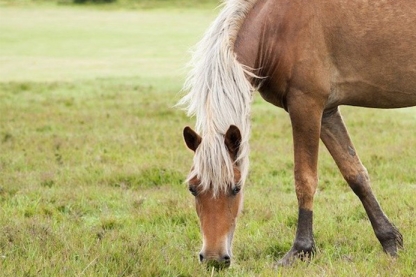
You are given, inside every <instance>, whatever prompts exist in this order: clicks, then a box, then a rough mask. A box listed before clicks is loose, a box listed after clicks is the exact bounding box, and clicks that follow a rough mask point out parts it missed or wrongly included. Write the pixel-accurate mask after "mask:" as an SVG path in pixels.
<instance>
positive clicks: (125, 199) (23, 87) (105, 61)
mask: <svg viewBox="0 0 416 277" xmlns="http://www.w3.org/2000/svg"><path fill="white" fill-rule="evenodd" d="M214 16H215V13H214V12H213V11H211V10H205V9H192V10H181V9H173V10H172V9H171V10H164V9H157V10H147V11H141V10H137V11H125V10H121V11H120V10H113V11H108V10H101V9H100V10H96V9H93V8H91V7H86V8H79V7H52V6H46V7H45V6H41V7H36V6H24V7H22V6H18V7H2V8H0V276H211V275H214V276H305V275H308V276H414V275H415V274H416V269H415V264H414V253H415V251H416V228H415V224H414V218H415V215H416V214H415V193H416V176H415V174H414V165H415V163H416V160H415V157H416V150H415V149H416V148H415V147H414V146H415V141H416V137H415V132H414V130H415V128H416V120H415V119H416V111H415V109H406V110H391V111H380V110H370V109H361V108H349V107H345V108H342V111H343V114H344V117H345V120H346V123H347V125H348V127H349V130H350V133H351V136H352V138H353V140H354V142H355V144H356V147H357V151H358V153H359V154H360V156H361V158H362V160H363V162H364V164H365V165H366V166H367V168H368V170H369V172H370V176H371V178H372V181H373V188H374V191H375V193H376V195H377V196H378V198H379V201H380V203H381V205H382V206H383V208H384V210H385V212H386V213H387V215H388V216H389V217H390V219H391V220H392V221H393V222H394V223H395V224H396V225H397V226H398V227H399V229H400V230H401V231H402V233H403V236H404V243H405V249H404V250H403V251H402V252H400V258H399V259H397V260H392V259H390V258H389V257H387V256H386V255H385V254H384V253H383V252H382V249H381V246H380V245H379V243H378V241H377V239H376V238H375V236H374V234H373V231H372V230H371V226H370V223H369V221H368V220H367V218H366V216H365V212H364V210H363V208H362V207H361V204H360V203H359V201H358V199H357V198H356V197H355V196H354V194H353V193H352V192H351V191H350V189H349V188H348V186H347V185H346V184H345V183H344V181H343V179H342V177H341V176H340V174H339V173H338V170H337V168H336V166H335V164H334V162H333V161H332V160H331V158H330V156H329V154H328V152H327V151H326V150H325V149H324V147H322V148H321V154H320V167H319V168H320V184H319V190H318V193H317V195H316V202H315V212H314V213H315V236H316V243H317V247H318V253H317V255H316V257H315V258H314V259H313V260H312V261H311V262H310V263H309V264H307V263H302V262H299V263H296V264H295V265H294V266H293V267H290V268H283V269H279V270H275V269H273V267H272V265H273V262H274V261H276V260H277V259H279V258H280V257H282V256H283V254H284V253H285V252H286V251H287V250H288V249H289V248H290V246H291V243H292V240H293V237H294V233H295V228H296V216H297V204H296V196H295V193H294V189H293V175H292V167H293V159H292V153H293V150H292V139H291V127H290V122H289V119H288V116H287V114H286V113H285V112H284V111H283V110H280V109H276V108H275V107H273V106H271V105H269V104H267V103H266V102H265V101H263V100H262V99H261V98H260V97H259V96H258V95H256V98H255V101H254V103H253V111H252V115H253V118H252V138H251V149H252V152H251V170H250V176H249V180H248V182H247V187H246V189H245V205H244V211H243V213H242V215H241V216H240V218H239V223H238V227H237V231H236V235H235V241H234V256H235V257H234V258H235V262H234V263H233V265H232V267H231V268H230V269H228V270H224V271H222V272H214V273H212V272H211V271H207V270H206V269H205V268H204V267H203V266H201V265H200V264H198V262H197V258H196V254H197V253H198V251H199V249H200V246H201V238H200V232H199V227H198V219H197V217H196V214H195V211H194V206H193V198H192V196H191V195H190V194H189V192H188V191H187V189H186V186H185V185H184V184H183V180H184V177H185V176H186V173H187V172H188V170H189V168H190V166H191V162H192V153H191V152H190V151H187V150H186V148H185V145H184V143H183V142H182V137H181V131H182V128H183V126H185V125H193V122H194V120H193V119H189V118H187V117H186V116H185V115H184V113H183V112H182V111H179V110H176V109H174V108H172V106H173V105H174V104H175V102H176V101H177V100H178V98H179V94H178V91H179V90H180V88H181V85H182V83H183V81H184V74H185V70H184V67H185V63H186V61H187V60H188V58H189V55H188V54H187V51H188V49H189V47H190V46H192V45H193V44H194V43H195V42H196V41H197V40H198V38H199V37H200V36H201V35H202V33H203V31H204V29H205V28H206V27H207V26H208V24H209V22H210V21H211V20H212V19H213V18H214ZM161 19H163V20H161Z"/></svg>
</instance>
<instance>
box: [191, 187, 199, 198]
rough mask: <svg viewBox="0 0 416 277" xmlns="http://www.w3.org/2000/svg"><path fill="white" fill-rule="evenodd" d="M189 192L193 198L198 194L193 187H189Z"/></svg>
mask: <svg viewBox="0 0 416 277" xmlns="http://www.w3.org/2000/svg"><path fill="white" fill-rule="evenodd" d="M189 191H190V192H191V193H192V195H193V196H196V195H197V194H198V191H197V190H196V188H195V187H189Z"/></svg>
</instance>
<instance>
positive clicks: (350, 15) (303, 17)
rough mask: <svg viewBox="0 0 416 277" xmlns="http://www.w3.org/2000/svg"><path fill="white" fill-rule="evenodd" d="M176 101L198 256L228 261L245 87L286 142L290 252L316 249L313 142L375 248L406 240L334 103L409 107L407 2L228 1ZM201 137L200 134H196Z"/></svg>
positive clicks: (414, 71)
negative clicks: (278, 117)
mask: <svg viewBox="0 0 416 277" xmlns="http://www.w3.org/2000/svg"><path fill="white" fill-rule="evenodd" d="M192 61H193V62H192V66H193V69H192V70H191V73H190V76H189V78H188V80H187V83H186V85H185V89H186V90H188V91H189V93H188V94H187V95H186V96H185V97H184V98H183V99H182V100H181V101H180V103H179V104H180V105H185V106H186V108H187V110H188V114H189V115H195V116H196V120H197V122H196V127H197V132H194V131H193V130H192V129H190V128H189V127H186V128H185V130H184V138H185V142H186V144H187V146H188V147H189V148H190V149H192V150H193V151H194V152H195V155H194V163H193V167H192V170H191V172H190V174H189V177H188V182H189V190H190V191H191V192H192V194H193V195H194V196H195V201H196V210H197V214H198V216H199V219H200V223H201V230H202V234H203V247H202V250H201V252H200V254H199V258H200V260H201V261H211V262H213V263H214V265H217V266H228V265H229V264H230V261H231V241H232V238H233V231H234V228H235V224H236V217H237V215H238V212H239V210H240V209H241V205H242V204H241V203H242V198H243V196H242V194H243V187H244V182H245V179H246V176H247V171H248V152H249V151H248V137H249V131H250V127H249V123H250V122H249V116H250V103H251V99H252V94H253V92H254V91H255V90H258V91H259V92H260V94H261V96H262V97H263V98H264V99H265V100H266V101H268V102H270V103H272V104H273V105H275V106H278V107H281V108H283V109H285V110H286V111H287V112H288V114H289V117H290V120H291V123H292V129H293V130H292V131H293V142H294V176H295V178H294V179H295V188H296V195H297V199H298V205H299V214H298V223H297V231H296V236H295V239H294V242H293V246H292V248H291V249H290V250H289V251H288V253H287V254H286V255H285V256H284V257H283V258H282V259H281V260H280V261H279V262H278V264H280V265H288V264H291V263H292V262H293V261H294V260H295V259H296V258H300V259H304V258H307V257H310V256H311V255H313V253H314V251H315V243H314V238H313V231H312V225H313V224H312V222H313V220H312V217H313V199H314V194H315V191H316V187H317V183H318V174H317V161H318V146H319V140H320V139H321V140H322V141H323V142H324V144H325V146H326V147H327V148H328V150H329V152H330V153H331V155H332V157H333V159H334V160H335V162H336V164H337V165H338V168H339V169H340V171H341V173H342V175H343V176H344V178H345V180H346V182H347V183H348V184H349V186H350V187H351V189H352V190H353V191H354V193H355V194H356V195H357V196H358V197H359V199H360V200H361V202H362V204H363V206H364V209H365V211H366V212H367V215H368V217H369V219H370V222H371V225H372V227H373V229H374V232H375V235H376V236H377V238H378V240H379V241H380V243H381V245H382V247H383V249H384V251H385V252H386V253H388V254H389V255H391V256H396V255H397V252H398V248H400V247H402V245H403V240H402V235H401V234H400V232H399V231H398V230H397V229H396V228H395V227H394V225H393V224H392V223H391V222H390V220H389V219H388V218H387V216H386V215H385V214H384V212H383V211H382V209H381V207H380V205H379V203H378V202H377V199H376V197H375V196H374V194H373V192H372V190H371V188H370V180H369V176H368V173H367V170H366V168H365V167H364V166H363V165H362V163H361V161H360V159H359V157H358V155H357V153H356V151H355V149H354V146H353V144H352V142H351V140H350V138H349V135H348V132H347V129H346V128H345V125H344V123H343V120H342V117H341V114H340V112H339V109H338V106H340V105H352V106H362V107H373V108H400V107H409V106H415V105H416V2H413V1H405V0H385V1H381V0H380V1H376V0H374V1H365V0H309V1H305V0H229V1H226V3H225V6H224V8H223V10H222V11H221V13H220V14H219V16H218V18H217V19H216V20H215V21H214V22H213V24H212V25H211V27H210V29H209V30H208V31H207V33H206V34H205V36H204V37H203V39H202V40H201V42H200V43H199V44H198V46H197V48H196V51H195V53H194V57H193V60H192ZM197 133H199V134H200V135H201V136H200V135H198V134H197Z"/></svg>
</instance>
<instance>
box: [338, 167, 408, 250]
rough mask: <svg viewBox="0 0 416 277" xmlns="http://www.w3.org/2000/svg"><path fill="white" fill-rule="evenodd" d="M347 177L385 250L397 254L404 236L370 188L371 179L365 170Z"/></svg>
mask: <svg viewBox="0 0 416 277" xmlns="http://www.w3.org/2000/svg"><path fill="white" fill-rule="evenodd" d="M346 179H347V182H348V184H349V185H350V187H351V189H352V190H353V191H354V193H355V194H356V195H357V196H358V198H359V199H360V200H361V203H362V204H363V206H364V209H365V211H366V213H367V215H368V218H369V219H370V222H371V226H372V227H373V230H374V233H375V235H376V237H377V239H378V240H379V241H380V243H381V245H382V246H383V249H384V251H385V252H386V253H388V254H389V255H392V256H396V255H397V250H398V248H402V247H403V237H402V235H401V234H400V232H399V230H398V229H397V228H396V227H395V226H394V225H393V224H392V223H391V222H390V220H389V219H388V218H387V216H386V215H385V214H384V212H383V210H382V208H381V206H380V204H379V203H378V201H377V199H376V197H375V196H374V194H373V192H372V190H371V188H370V181H369V178H368V175H367V173H366V172H363V173H361V174H359V175H358V177H355V178H346ZM357 180H358V181H357Z"/></svg>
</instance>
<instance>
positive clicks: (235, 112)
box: [178, 0, 257, 195]
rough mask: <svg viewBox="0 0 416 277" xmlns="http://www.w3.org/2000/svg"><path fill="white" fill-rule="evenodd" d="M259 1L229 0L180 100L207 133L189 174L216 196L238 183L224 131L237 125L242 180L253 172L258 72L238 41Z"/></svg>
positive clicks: (210, 31)
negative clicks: (240, 54) (253, 80)
mask: <svg viewBox="0 0 416 277" xmlns="http://www.w3.org/2000/svg"><path fill="white" fill-rule="evenodd" d="M256 1H257V0H226V1H225V2H224V8H223V9H222V11H221V12H220V14H219V16H218V17H217V19H216V20H215V21H214V22H213V23H212V24H211V26H210V28H209V29H208V31H207V32H206V33H205V35H204V37H203V38H202V40H201V41H200V42H199V43H198V44H197V47H196V50H195V52H194V53H193V56H192V60H191V63H190V65H191V71H190V74H189V76H188V78H187V80H186V82H185V85H184V90H185V91H188V93H187V94H186V95H185V96H184V97H183V98H182V99H181V100H180V101H179V103H178V105H179V106H183V107H185V108H186V110H187V114H188V116H195V117H196V131H197V132H198V133H199V134H200V135H201V136H202V143H201V144H200V145H199V147H198V149H197V151H196V153H195V156H194V166H193V169H192V171H191V172H190V174H189V179H190V178H193V177H194V176H197V177H198V179H199V180H200V182H201V186H202V188H203V189H204V190H205V189H208V188H212V189H213V192H214V195H216V194H217V193H218V192H219V191H221V190H225V189H227V187H228V186H229V185H230V184H232V183H234V169H233V166H234V165H233V161H232V160H231V159H230V156H229V154H228V151H227V149H226V146H225V144H224V134H225V132H226V131H227V129H228V128H229V127H230V125H236V126H237V127H238V128H239V129H240V132H241V135H242V141H241V144H240V149H239V152H238V156H237V160H236V165H237V166H238V168H239V170H240V171H241V181H240V182H241V185H244V181H245V179H246V177H247V173H248V155H249V144H248V140H249V135H250V108H251V101H252V94H253V91H254V88H253V86H252V85H251V84H250V82H249V81H248V79H247V77H248V76H253V77H254V75H253V74H252V73H251V72H250V71H249V70H248V68H245V67H244V66H243V65H242V64H240V63H239V62H238V61H237V58H236V54H235V52H234V50H233V49H234V42H235V39H236V37H237V33H238V31H239V29H240V27H241V25H242V23H243V21H244V19H245V17H246V15H247V13H248V12H249V11H250V9H251V8H252V7H253V5H254V3H255V2H256Z"/></svg>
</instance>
